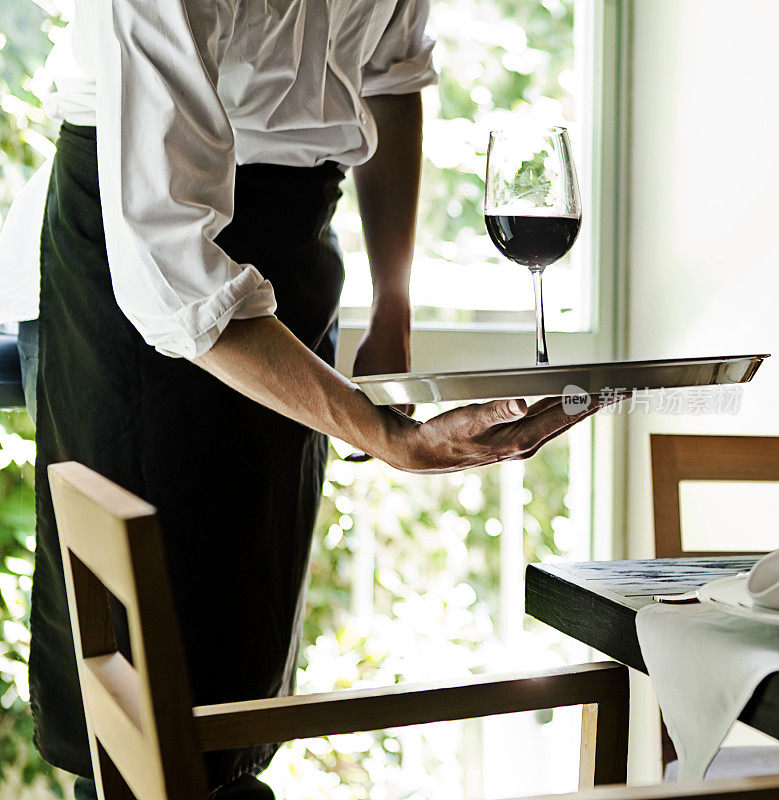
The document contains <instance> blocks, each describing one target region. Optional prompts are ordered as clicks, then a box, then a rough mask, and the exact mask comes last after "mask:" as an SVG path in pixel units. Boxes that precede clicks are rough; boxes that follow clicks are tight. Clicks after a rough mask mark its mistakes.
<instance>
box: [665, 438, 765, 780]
mask: <svg viewBox="0 0 779 800" xmlns="http://www.w3.org/2000/svg"><path fill="white" fill-rule="evenodd" d="M649 447H650V451H651V458H652V499H653V502H654V526H655V558H683V557H685V556H687V557H691V558H692V557H696V556H697V557H706V556H735V555H762V553H756V552H751V551H745V550H738V551H736V550H730V551H722V550H706V551H690V550H685V549H684V547H683V540H682V523H681V513H680V505H679V482H680V481H779V436H688V435H670V434H657V433H652V434H650V436H649ZM778 544H779V543H778ZM661 747H662V760H663V769H666V767H667V766H668V765H669V764H670V763H671V762H673V761H674V760H675V759H676V751H675V750H674V746H673V742H672V741H671V738H670V736H669V735H668V731H667V729H666V727H665V724H664V723H663V722H662V721H661ZM737 751H740V752H737ZM750 760H751V761H766V760H768V761H769V762H770V763H771V765H772V766H771V767H770V768H771V769H773V764H774V762H775V767H776V771H777V772H779V747H759V748H753V747H750V748H726V749H724V750H722V751H721V752H720V755H719V756H718V757H717V758H716V759H715V761H714V764H712V768H711V771H713V772H715V773H717V772H720V773H726V772H731V771H733V770H736V771H739V769H740V768H741V769H743V768H744V766H743V765H745V764H746V762H747V761H750ZM739 762H740V763H739Z"/></svg>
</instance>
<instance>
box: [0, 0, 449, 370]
mask: <svg viewBox="0 0 779 800" xmlns="http://www.w3.org/2000/svg"><path fill="white" fill-rule="evenodd" d="M427 14H428V0H164V2H163V0H113V2H107V0H76V5H75V17H74V20H73V22H72V23H71V24H70V26H69V27H68V30H67V34H66V35H65V36H64V37H63V38H62V39H61V40H60V41H59V42H58V43H57V44H56V45H55V48H54V50H53V51H52V54H51V55H50V57H49V59H48V62H47V66H48V67H49V68H50V70H51V71H52V73H53V75H54V78H55V85H56V89H57V91H56V92H55V93H54V94H52V95H51V97H50V98H49V99H48V100H47V101H46V104H45V110H46V112H47V113H48V114H49V115H50V116H51V117H53V118H54V119H59V120H67V121H68V122H70V123H72V124H74V125H96V126H97V130H98V139H97V143H98V158H97V160H98V174H99V180H100V196H101V204H102V209H103V222H104V228H105V234H106V246H107V251H108V262H109V266H110V270H111V279H112V282H113V286H114V294H115V296H116V300H117V303H118V304H119V306H120V308H121V309H122V311H123V312H124V314H125V315H126V316H127V317H128V319H129V320H130V321H131V322H132V323H133V324H134V325H135V327H136V328H137V329H138V331H139V332H140V333H141V335H142V336H143V337H144V339H145V340H146V342H148V343H149V344H150V345H152V346H154V347H155V348H156V349H157V350H158V351H160V352H162V353H165V354H167V355H171V356H184V357H188V358H194V357H196V356H199V355H201V354H202V353H204V352H205V351H206V350H208V349H209V347H211V345H213V343H214V342H215V341H216V339H217V338H218V336H219V334H220V333H221V331H222V330H223V329H224V328H225V326H226V325H227V323H228V322H229V321H230V319H231V318H233V317H235V318H239V319H244V318H249V317H258V316H266V315H271V314H273V313H274V311H275V300H274V296H273V289H272V287H271V285H270V283H269V282H268V281H267V280H265V279H264V278H263V277H262V275H261V270H262V265H261V264H258V265H253V264H238V263H236V262H235V261H233V260H232V259H231V258H230V257H229V256H228V255H227V254H226V253H225V252H224V251H223V250H222V249H221V248H219V247H218V246H217V245H216V244H215V243H214V239H215V237H216V236H217V235H218V233H219V232H220V231H221V230H222V229H223V228H224V227H225V226H226V225H227V224H228V223H229V222H230V220H231V218H232V214H233V185H234V178H235V165H236V164H245V163H256V162H260V163H275V164H287V165H292V166H303V167H310V166H315V165H318V164H321V163H322V162H324V161H327V160H332V161H337V162H339V163H341V164H343V165H345V166H354V165H357V164H360V163H362V162H364V161H366V160H367V159H368V158H370V156H371V155H372V153H373V152H374V150H375V148H376V126H375V123H374V121H373V118H372V117H371V114H370V112H369V110H368V108H367V107H366V105H365V104H364V103H363V99H362V98H364V97H367V96H370V95H378V94H403V93H407V92H415V91H418V90H419V89H421V88H422V87H423V86H425V85H427V84H429V83H431V82H433V81H434V80H435V73H434V70H433V67H432V63H431V50H432V46H433V43H432V41H431V40H430V39H429V38H427V37H426V36H425V34H424V27H425V24H426V21H427ZM49 168H50V166H49V165H47V167H44V168H43V169H42V171H41V172H39V173H38V174H36V176H35V177H34V178H33V179H32V180H31V181H30V182H29V183H28V185H27V186H26V187H25V189H24V190H23V191H22V192H21V194H20V195H19V197H18V198H17V200H16V202H15V204H14V207H13V209H12V211H11V212H10V213H9V215H8V218H7V220H6V223H5V225H4V227H3V231H2V233H0V322H11V321H21V320H24V319H34V318H35V317H36V316H37V314H38V284H39V260H40V259H39V245H38V240H39V238H40V229H41V222H40V221H41V220H42V215H43V205H44V201H45V192H46V186H47V180H48V169H49ZM258 268H259V269H258Z"/></svg>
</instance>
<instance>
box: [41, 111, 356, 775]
mask: <svg viewBox="0 0 779 800" xmlns="http://www.w3.org/2000/svg"><path fill="white" fill-rule="evenodd" d="M95 141H96V140H95V129H94V128H86V127H76V126H72V125H68V124H64V125H63V126H62V129H61V131H60V138H59V142H58V144H57V153H56V156H55V159H54V167H53V172H52V177H51V183H50V186H49V194H48V200H47V206H46V214H45V220H44V226H43V232H42V239H41V305H40V323H39V333H40V364H39V372H38V390H37V400H38V413H37V443H38V455H37V463H36V488H37V492H36V494H37V514H38V523H37V524H38V528H37V551H36V566H35V575H34V578H33V591H32V614H31V628H32V647H31V652H30V692H31V705H32V711H33V716H34V719H35V742H36V745H37V747H38V749H39V750H40V752H41V754H42V756H43V757H44V758H45V759H46V761H48V762H49V763H51V764H54V765H55V766H58V767H61V768H62V769H65V770H68V771H69V772H75V773H77V774H79V775H82V776H91V774H92V768H91V763H90V756H89V746H88V741H87V734H86V724H85V720H84V714H83V710H82V705H81V695H80V691H79V685H78V676H77V672H76V663H75V654H74V650H73V643H72V639H71V632H70V622H69V619H68V612H67V602H66V596H65V586H64V582H63V573H62V562H61V559H60V549H59V543H58V540H57V531H56V527H55V523H54V515H53V510H52V504H51V495H50V491H49V486H48V480H47V473H46V468H47V467H48V465H49V464H52V463H55V462H59V461H67V460H75V461H80V462H81V463H83V464H86V465H87V466H89V467H91V468H92V469H95V470H97V471H98V472H100V473H102V474H103V475H105V476H107V477H108V478H110V479H111V480H113V481H115V482H116V483H118V484H120V485H121V486H123V487H125V488H126V489H129V490H130V491H132V492H134V493H136V494H138V495H139V496H140V497H142V498H144V499H145V500H147V501H148V502H150V503H152V504H153V505H154V506H156V507H157V509H158V511H159V515H160V520H161V528H162V533H163V538H164V544H165V549H166V553H167V557H168V562H169V567H170V573H171V575H170V577H171V582H172V587H173V595H174V600H175V604H176V611H177V613H178V619H179V624H180V629H181V634H182V638H183V642H184V649H185V654H186V658H187V664H188V667H189V673H190V680H191V685H192V691H193V695H194V698H193V700H194V703H195V704H196V705H200V704H208V703H220V702H225V701H237V700H245V699H251V698H259V697H270V696H275V695H286V694H289V693H291V692H292V691H293V688H294V686H293V684H294V673H295V668H296V658H297V648H298V639H299V633H300V625H301V617H302V613H303V603H304V586H305V579H306V572H307V566H308V557H309V550H310V543H311V534H312V529H313V525H314V522H315V517H316V512H317V508H318V504H319V497H320V489H321V484H322V479H323V473H324V466H325V458H326V447H327V443H326V439H325V437H324V436H322V435H320V434H318V433H315V432H313V431H311V430H310V429H308V428H305V427H303V426H302V425H299V424H297V423H295V422H292V421H290V420H288V419H286V418H284V417H281V416H279V415H277V414H275V413H273V412H271V411H269V410H268V409H266V408H264V407H262V406H260V405H258V404H257V403H254V402H252V401H251V400H249V399H247V398H246V397H244V396H243V395H241V394H239V393H238V392H236V391H234V390H232V389H230V388H228V387H227V386H225V385H224V384H223V383H221V382H220V381H218V380H217V379H216V378H214V377H212V376H211V375H209V374H207V373H206V372H204V371H203V370H202V369H200V368H199V367H196V366H194V365H193V364H191V363H190V362H188V361H186V360H185V359H173V358H169V357H167V356H163V355H160V354H159V353H157V352H156V351H155V350H154V349H153V348H152V347H150V346H149V345H147V344H146V343H145V342H144V341H143V339H142V338H141V336H140V334H139V333H138V332H137V331H136V329H135V328H134V327H133V326H132V325H131V324H130V322H129V321H128V320H127V318H126V317H125V316H124V315H123V314H122V312H121V311H120V309H119V307H118V306H117V304H116V301H115V299H114V295H113V291H112V287H111V280H110V274H109V269H108V263H107V258H106V251H105V238H104V233H103V224H102V217H101V210H100V197H99V192H98V180H97V156H96V144H95ZM342 177H343V175H342V172H341V170H340V169H339V168H338V167H337V166H336V165H335V164H332V163H328V164H324V165H322V166H320V167H315V168H312V169H303V168H295V167H283V166H275V165H260V164H253V165H245V166H239V167H238V168H237V176H236V188H235V216H234V219H233V221H232V222H231V223H230V225H229V226H228V227H227V228H225V230H224V231H223V232H222V233H221V234H220V236H219V238H218V239H217V241H218V243H219V244H220V245H221V246H222V248H223V249H224V250H225V251H226V252H227V253H228V254H229V255H230V256H231V257H232V258H233V259H235V260H236V261H237V262H238V263H247V262H248V263H252V264H255V265H257V267H258V268H259V269H260V271H261V272H262V273H263V275H264V276H265V277H266V278H269V279H270V281H271V283H272V284H273V287H274V290H275V292H276V298H277V301H278V312H277V315H278V317H279V319H280V320H281V321H283V322H284V323H285V324H286V325H287V326H289V328H291V330H292V331H293V332H294V333H295V334H296V335H297V336H298V337H299V338H300V339H301V340H302V341H303V342H304V343H305V344H306V345H308V346H309V347H310V348H311V349H312V350H314V352H316V353H317V354H318V355H319V356H320V357H321V358H323V359H324V360H325V361H327V362H329V363H330V364H332V363H333V362H334V358H335V341H336V325H337V322H336V314H337V308H338V298H339V295H340V291H341V286H342V283H343V265H342V261H341V254H340V250H339V248H338V245H337V241H336V239H335V236H334V234H333V232H332V230H331V228H330V220H331V217H332V214H333V211H334V210H335V205H336V202H337V200H338V197H339V196H340V189H339V183H340V180H341V179H342ZM116 616H117V625H118V628H119V629H118V631H117V637H118V640H119V643H120V647H121V649H123V651H124V652H125V655H126V656H128V657H130V653H129V641H128V636H127V632H126V621H124V620H122V615H121V612H117V615H116ZM275 749H276V748H275V746H265V747H260V748H253V749H246V750H241V751H231V752H224V753H212V754H208V756H207V765H208V772H209V780H210V782H211V785H212V786H218V785H220V784H222V783H224V782H227V781H229V780H231V779H233V778H235V777H236V776H237V775H238V774H240V773H241V772H250V773H257V772H258V771H259V770H260V769H262V768H263V767H264V766H266V765H267V763H268V762H269V761H270V758H271V756H272V755H273V752H274V751H275Z"/></svg>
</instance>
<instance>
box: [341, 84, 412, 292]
mask: <svg viewBox="0 0 779 800" xmlns="http://www.w3.org/2000/svg"><path fill="white" fill-rule="evenodd" d="M366 102H367V104H368V107H369V108H370V110H371V113H372V114H373V116H374V119H375V120H376V127H377V129H378V132H379V144H378V148H377V150H376V152H375V153H374V155H373V157H372V158H371V159H370V161H368V162H366V163H365V164H362V165H360V166H359V167H356V168H355V170H354V181H355V186H356V187H357V198H358V201H359V204H360V216H361V217H362V226H363V233H364V236H365V247H366V250H367V252H368V257H369V260H370V266H371V276H372V278H373V287H374V297H381V296H395V297H400V298H407V297H408V283H409V274H410V271H411V259H412V256H413V251H414V228H415V223H416V213H417V199H418V195H419V176H420V163H421V157H422V102H421V99H420V95H419V93H418V92H416V93H413V94H406V95H397V96H395V95H381V96H378V97H369V98H367V100H366Z"/></svg>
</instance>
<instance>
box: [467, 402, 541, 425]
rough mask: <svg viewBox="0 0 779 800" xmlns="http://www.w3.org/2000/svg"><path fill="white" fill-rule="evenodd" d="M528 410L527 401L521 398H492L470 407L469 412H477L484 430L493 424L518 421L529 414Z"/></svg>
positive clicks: (478, 420) (478, 419)
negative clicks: (487, 401)
mask: <svg viewBox="0 0 779 800" xmlns="http://www.w3.org/2000/svg"><path fill="white" fill-rule="evenodd" d="M527 410H528V409H527V403H526V402H525V401H524V400H522V399H519V398H512V399H510V400H491V401H490V402H489V403H482V404H481V405H478V406H470V407H469V412H471V413H473V412H474V411H475V412H476V417H477V426H478V425H479V423H481V428H482V430H486V429H487V428H491V427H492V426H493V425H506V424H508V423H510V422H517V421H518V420H520V419H522V418H523V417H524V416H525V415H526V414H527Z"/></svg>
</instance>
